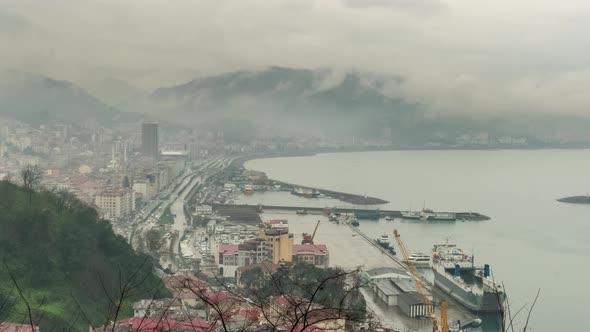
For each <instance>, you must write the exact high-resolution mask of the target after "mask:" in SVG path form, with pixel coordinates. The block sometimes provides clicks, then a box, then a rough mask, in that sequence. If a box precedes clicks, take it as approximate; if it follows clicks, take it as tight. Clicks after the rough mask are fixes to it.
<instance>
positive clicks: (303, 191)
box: [291, 188, 320, 198]
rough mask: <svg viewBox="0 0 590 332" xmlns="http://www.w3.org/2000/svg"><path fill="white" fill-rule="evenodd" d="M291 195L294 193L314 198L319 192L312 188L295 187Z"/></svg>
mask: <svg viewBox="0 0 590 332" xmlns="http://www.w3.org/2000/svg"><path fill="white" fill-rule="evenodd" d="M291 194H292V195H296V196H303V197H307V198H315V197H318V196H319V195H320V192H319V191H317V190H314V189H308V188H305V189H304V188H295V189H293V190H292V191H291Z"/></svg>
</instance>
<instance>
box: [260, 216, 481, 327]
mask: <svg viewBox="0 0 590 332" xmlns="http://www.w3.org/2000/svg"><path fill="white" fill-rule="evenodd" d="M288 212H289V214H291V213H292V215H291V216H289V219H288V220H289V230H290V232H292V233H293V235H294V239H293V240H294V243H300V241H301V240H302V233H304V232H310V231H311V230H312V229H313V226H314V225H315V224H316V222H317V221H318V220H320V224H319V228H318V231H317V234H316V235H315V240H314V241H315V242H316V243H323V244H326V246H327V247H328V249H329V250H330V266H332V267H336V266H338V267H341V268H343V269H345V270H353V269H357V268H360V269H361V270H363V271H369V270H372V269H377V268H384V267H386V268H387V267H390V268H395V269H398V270H404V271H405V270H406V266H405V264H404V263H403V262H402V261H401V257H396V256H394V255H391V254H390V253H389V252H388V251H387V250H385V249H383V248H382V247H381V246H379V245H378V244H377V243H376V242H375V240H374V239H373V238H371V236H369V235H367V234H365V233H364V232H363V231H361V230H360V229H358V228H357V227H354V226H352V225H347V224H344V223H340V224H336V223H332V222H330V221H329V220H328V217H326V216H323V215H321V213H318V214H320V216H318V214H311V213H310V214H308V215H298V214H295V211H293V210H289V211H288ZM261 217H262V219H264V220H271V219H283V218H285V211H281V210H271V209H266V210H264V212H262V214H261ZM429 291H430V292H432V293H433V295H434V296H435V297H436V298H445V297H444V294H439V292H437V291H436V290H435V289H429ZM362 293H363V295H364V296H365V299H366V301H367V308H368V310H369V311H370V312H371V313H372V315H374V317H376V318H377V319H378V320H379V321H380V322H381V324H383V326H384V327H387V328H391V329H394V330H396V331H416V332H427V331H432V323H431V322H430V320H427V319H416V318H409V317H407V316H406V315H405V314H404V313H402V312H401V310H400V309H399V308H398V307H397V306H388V305H386V304H385V303H384V302H383V301H382V300H381V299H379V298H378V297H377V296H376V295H375V293H374V292H373V290H371V288H370V287H363V289H362ZM448 301H449V317H450V318H451V319H454V320H456V319H459V320H461V321H468V320H471V319H474V318H475V317H474V315H473V314H471V313H470V312H469V311H467V310H465V309H464V308H462V307H461V306H459V305H458V304H457V303H456V302H455V301H453V300H451V299H449V300H448Z"/></svg>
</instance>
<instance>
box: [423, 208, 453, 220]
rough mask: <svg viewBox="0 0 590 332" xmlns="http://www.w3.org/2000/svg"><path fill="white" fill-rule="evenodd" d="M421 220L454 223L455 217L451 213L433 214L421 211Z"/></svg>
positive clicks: (431, 211) (428, 210)
mask: <svg viewBox="0 0 590 332" xmlns="http://www.w3.org/2000/svg"><path fill="white" fill-rule="evenodd" d="M421 215H422V219H426V220H431V221H436V220H440V221H455V220H456V219H457V216H456V215H455V214H454V213H451V212H434V211H433V210H430V209H424V210H422V213H421Z"/></svg>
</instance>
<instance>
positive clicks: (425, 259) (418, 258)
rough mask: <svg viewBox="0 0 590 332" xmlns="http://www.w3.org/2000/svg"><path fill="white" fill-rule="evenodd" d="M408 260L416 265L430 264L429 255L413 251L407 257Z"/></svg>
mask: <svg viewBox="0 0 590 332" xmlns="http://www.w3.org/2000/svg"><path fill="white" fill-rule="evenodd" d="M408 261H409V262H410V263H412V265H414V266H416V267H420V266H428V265H430V256H428V255H426V254H423V253H420V252H418V253H414V254H412V255H410V257H408Z"/></svg>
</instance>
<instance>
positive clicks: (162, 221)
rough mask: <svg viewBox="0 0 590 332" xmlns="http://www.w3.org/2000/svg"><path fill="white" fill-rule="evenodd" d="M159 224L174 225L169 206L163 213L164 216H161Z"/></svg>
mask: <svg viewBox="0 0 590 332" xmlns="http://www.w3.org/2000/svg"><path fill="white" fill-rule="evenodd" d="M158 223H160V224H162V225H172V224H174V217H172V212H171V211H170V206H168V207H167V208H166V210H164V213H162V215H161V216H160V220H158Z"/></svg>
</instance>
